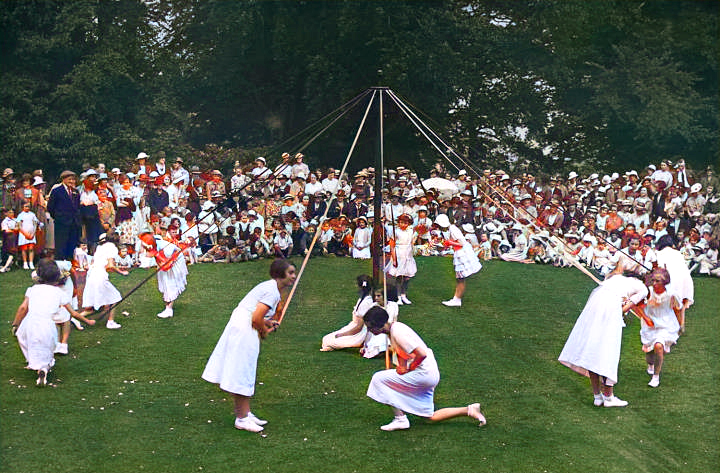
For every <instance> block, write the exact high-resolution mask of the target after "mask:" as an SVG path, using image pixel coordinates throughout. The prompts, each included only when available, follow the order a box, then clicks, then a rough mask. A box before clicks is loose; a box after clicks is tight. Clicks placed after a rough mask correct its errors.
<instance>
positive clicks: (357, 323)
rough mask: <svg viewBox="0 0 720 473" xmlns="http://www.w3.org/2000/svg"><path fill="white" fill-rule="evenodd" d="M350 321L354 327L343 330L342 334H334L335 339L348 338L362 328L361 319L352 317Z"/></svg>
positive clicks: (355, 316)
mask: <svg viewBox="0 0 720 473" xmlns="http://www.w3.org/2000/svg"><path fill="white" fill-rule="evenodd" d="M352 321H353V323H354V325H353V326H352V327H350V328H349V329H347V330H345V331H344V332H338V333H336V334H335V338H340V337H349V336H350V335H355V334H356V333H358V332H359V331H360V330H361V329H362V327H363V318H362V317H358V316H357V315H353V319H352Z"/></svg>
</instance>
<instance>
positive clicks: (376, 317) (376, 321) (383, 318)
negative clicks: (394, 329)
mask: <svg viewBox="0 0 720 473" xmlns="http://www.w3.org/2000/svg"><path fill="white" fill-rule="evenodd" d="M389 319H390V317H389V316H388V313H387V311H386V310H385V309H383V308H382V307H380V306H377V305H376V306H373V307H371V308H370V310H368V311H367V312H366V313H365V317H363V321H364V323H365V326H366V327H367V328H368V330H373V329H379V328H381V327H382V326H383V325H385V324H386V323H387V321H388V320H389Z"/></svg>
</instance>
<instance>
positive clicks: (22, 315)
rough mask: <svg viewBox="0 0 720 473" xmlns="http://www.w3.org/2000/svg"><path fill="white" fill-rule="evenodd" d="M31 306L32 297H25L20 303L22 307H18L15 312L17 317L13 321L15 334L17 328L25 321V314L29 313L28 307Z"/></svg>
mask: <svg viewBox="0 0 720 473" xmlns="http://www.w3.org/2000/svg"><path fill="white" fill-rule="evenodd" d="M29 306H30V299H28V298H27V297H25V299H24V300H23V301H22V303H21V304H20V307H18V309H17V312H15V319H14V320H13V323H12V333H13V335H15V330H17V328H18V327H19V326H20V323H21V322H22V321H23V319H24V318H25V316H26V315H27V313H28V307H29Z"/></svg>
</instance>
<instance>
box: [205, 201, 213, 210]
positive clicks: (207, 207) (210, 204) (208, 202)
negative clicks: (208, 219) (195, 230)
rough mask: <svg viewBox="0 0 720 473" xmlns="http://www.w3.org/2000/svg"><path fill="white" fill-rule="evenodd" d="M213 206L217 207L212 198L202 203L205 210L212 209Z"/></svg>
mask: <svg viewBox="0 0 720 473" xmlns="http://www.w3.org/2000/svg"><path fill="white" fill-rule="evenodd" d="M213 207H215V204H213V203H212V201H210V200H206V201H205V203H204V204H202V209H203V210H205V211H207V210H210V209H211V208H213Z"/></svg>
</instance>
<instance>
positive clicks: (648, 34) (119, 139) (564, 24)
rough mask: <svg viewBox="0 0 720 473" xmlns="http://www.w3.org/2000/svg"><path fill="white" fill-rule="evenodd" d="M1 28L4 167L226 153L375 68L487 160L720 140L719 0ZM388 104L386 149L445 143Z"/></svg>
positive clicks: (692, 151)
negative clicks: (426, 136)
mask: <svg viewBox="0 0 720 473" xmlns="http://www.w3.org/2000/svg"><path fill="white" fill-rule="evenodd" d="M0 30H1V31H0V48H1V49H2V56H1V57H2V59H1V61H2V62H1V63H0V79H1V80H2V84H3V87H2V92H0V93H1V97H2V100H1V101H0V127H1V128H2V131H1V132H0V133H1V134H0V150H1V151H0V161H1V162H2V166H3V167H4V166H6V165H10V166H18V167H20V168H23V169H27V168H31V167H45V168H46V169H49V170H50V171H51V172H52V171H57V170H58V169H60V168H62V167H66V166H73V167H75V168H77V167H79V166H81V165H82V163H84V162H97V161H104V162H106V163H108V164H121V163H123V162H127V161H128V160H130V159H132V158H131V157H132V156H134V155H135V154H136V153H137V152H138V151H140V150H145V151H147V152H149V153H151V154H153V153H158V152H160V151H163V152H165V153H166V154H168V155H170V156H172V155H175V154H179V155H182V156H184V157H185V158H186V159H190V160H191V161H192V160H193V159H194V160H196V161H199V160H203V161H207V160H214V161H213V162H214V163H216V164H224V165H228V164H229V163H227V162H224V161H229V160H234V159H246V160H249V159H250V158H251V157H252V156H253V155H254V154H255V153H259V152H265V151H272V152H276V151H277V150H275V149H274V147H275V146H277V145H278V143H283V142H285V141H284V140H288V139H291V140H292V137H294V136H295V133H296V132H298V131H299V130H302V129H304V128H305V127H307V126H308V125H309V124H311V123H313V122H315V121H316V120H318V119H320V118H321V117H324V116H326V114H328V113H329V112H330V111H332V110H335V109H336V108H337V107H338V106H339V105H341V104H343V103H345V102H346V101H348V100H349V99H351V98H352V97H355V96H357V95H358V94H359V93H361V92H362V91H364V90H366V89H368V88H369V87H372V86H377V85H383V86H388V87H390V88H391V89H392V90H393V91H395V92H396V93H397V94H398V95H399V96H401V97H403V98H404V100H405V101H406V102H407V103H408V104H410V105H412V106H413V107H414V108H415V109H416V110H417V111H418V114H420V115H421V116H422V118H423V119H424V120H426V121H427V123H428V124H429V125H431V126H432V127H433V128H434V129H435V130H436V131H438V132H439V133H440V134H441V135H443V136H445V137H448V138H449V139H450V141H451V143H452V144H453V145H454V146H455V147H456V148H457V149H458V150H459V151H460V152H461V153H463V154H465V155H467V156H469V157H470V158H471V159H473V160H474V161H475V162H477V163H478V164H479V165H483V164H485V163H489V164H494V165H502V166H520V167H527V168H530V169H534V170H546V171H554V170H561V169H567V168H570V167H574V168H581V167H583V166H589V165H596V164H601V165H606V166H613V165H617V164H619V163H622V164H623V166H627V165H632V166H636V167H640V166H642V165H643V164H645V163H647V162H652V161H657V160H659V159H661V158H671V159H672V158H674V157H677V156H683V157H685V159H686V160H688V161H690V163H691V165H693V166H695V167H699V166H705V165H707V164H711V163H712V164H715V163H716V162H717V158H718V68H717V66H718V49H717V42H718V3H717V2H711V1H707V2H703V1H649V2H643V3H640V2H635V1H599V0H598V1H565V0H563V1H551V0H524V1H513V2H507V1H491V0H487V1H437V2H430V1H414V2H400V1H398V2H387V1H384V2H373V1H362V2H360V1H333V2H329V1H328V2H324V1H312V2H310V1H308V2H302V1H229V0H172V1H160V0H153V1H140V0H118V1H109V0H76V1H73V2H66V1H50V0H36V1H5V2H0ZM363 108H364V107H362V106H358V107H357V110H353V111H352V112H351V113H349V114H348V115H347V116H346V117H345V118H344V119H343V120H341V121H339V122H338V123H337V125H336V126H334V127H333V128H332V129H330V130H329V131H328V132H327V133H326V134H325V135H323V138H322V139H318V140H316V141H315V142H313V144H312V145H311V146H310V148H309V149H308V150H307V154H309V155H310V156H311V157H312V160H313V161H314V162H315V163H316V164H337V163H338V161H339V160H340V158H341V157H342V155H344V154H345V153H346V152H347V150H348V147H349V143H350V141H351V140H352V137H353V135H354V133H355V131H356V129H357V126H358V123H359V120H360V116H361V114H362V112H363ZM385 115H386V120H385V131H386V138H385V139H386V149H387V150H388V153H387V154H388V159H389V160H391V161H393V163H394V164H400V163H409V164H410V163H412V164H413V165H415V166H420V167H423V166H426V165H429V164H430V163H431V162H432V161H433V160H435V159H437V156H436V155H435V154H434V153H433V152H432V150H431V149H429V148H428V146H427V145H426V144H425V143H423V140H422V139H421V138H420V137H419V136H418V133H416V132H415V130H414V129H413V127H412V126H411V125H410V124H409V122H407V120H402V119H401V118H402V113H401V112H400V111H399V110H398V109H397V108H396V107H394V106H393V104H392V103H390V102H388V103H387V104H386V105H385ZM375 120H376V118H375V117H374V118H373V119H372V120H371V121H370V123H369V124H368V131H367V133H365V134H364V135H363V137H362V141H361V146H359V147H358V153H359V155H360V156H361V157H362V159H361V161H364V162H367V161H369V160H371V159H372V156H373V155H374V153H375V146H376V145H375V144H374V142H375V139H376V131H369V130H374V129H375V127H377V124H376V123H375ZM299 144H300V143H291V142H288V145H287V149H288V150H289V151H292V150H293V146H299Z"/></svg>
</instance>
